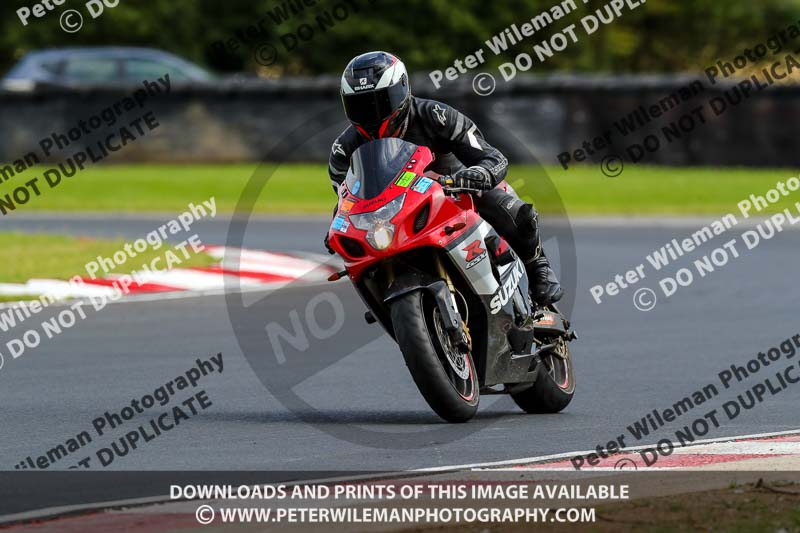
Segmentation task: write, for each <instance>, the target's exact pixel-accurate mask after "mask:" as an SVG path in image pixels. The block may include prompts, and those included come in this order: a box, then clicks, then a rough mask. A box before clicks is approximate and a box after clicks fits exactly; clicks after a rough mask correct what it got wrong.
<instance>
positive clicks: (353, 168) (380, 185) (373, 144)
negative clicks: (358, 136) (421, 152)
mask: <svg viewBox="0 0 800 533" xmlns="http://www.w3.org/2000/svg"><path fill="white" fill-rule="evenodd" d="M416 150H417V145H416V144H411V143H408V142H405V141H404V140H402V139H396V138H394V137H388V138H386V139H376V140H374V141H370V142H368V143H367V144H364V145H361V146H360V147H359V148H358V150H356V151H355V152H353V156H352V157H351V159H350V170H348V171H347V178H345V181H346V182H347V188H348V189H349V190H350V192H351V193H352V194H354V195H355V196H357V197H358V198H361V199H362V200H369V199H370V198H375V197H376V196H378V195H379V194H380V193H382V192H383V191H385V190H386V188H387V187H388V186H389V185H391V184H392V183H393V182H394V179H395V178H396V177H397V176H398V175H399V174H400V173H401V172H402V171H403V170H405V166H406V163H408V160H409V159H411V156H412V155H414V152H415V151H416Z"/></svg>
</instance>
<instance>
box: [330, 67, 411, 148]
mask: <svg viewBox="0 0 800 533" xmlns="http://www.w3.org/2000/svg"><path fill="white" fill-rule="evenodd" d="M341 95H342V104H343V105H344V112H345V114H346V115H347V119H348V120H349V121H350V123H351V124H352V125H353V127H355V128H356V129H357V130H358V131H359V132H360V133H361V134H362V135H364V136H365V137H367V138H368V139H379V138H382V137H395V136H400V135H401V134H402V131H401V130H402V129H403V126H404V125H405V121H406V118H407V117H408V111H409V106H410V103H411V91H410V90H409V87H408V73H407V72H406V67H405V65H403V62H402V61H400V59H399V58H398V57H397V56H394V55H392V54H388V53H386V52H367V53H366V54H361V55H360V56H356V57H355V58H353V59H352V60H351V61H350V63H348V64H347V67H346V68H345V69H344V73H343V74H342V88H341Z"/></svg>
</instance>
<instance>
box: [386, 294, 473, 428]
mask: <svg viewBox="0 0 800 533" xmlns="http://www.w3.org/2000/svg"><path fill="white" fill-rule="evenodd" d="M391 316H392V324H393V326H394V333H395V337H396V339H397V343H398V344H399V345H400V351H401V352H402V353H403V359H405V362H406V366H407V367H408V370H409V371H410V372H411V377H412V378H413V379H414V383H416V385H417V388H418V389H419V391H420V393H422V396H423V398H425V401H426V402H428V405H429V406H430V407H431V409H433V410H434V412H435V413H436V414H437V415H439V416H440V417H442V418H443V419H444V420H446V421H448V422H466V421H467V420H469V419H470V418H472V417H473V416H475V413H476V412H477V410H478V403H479V401H480V390H479V389H480V386H479V382H478V377H477V374H476V372H475V364H474V363H473V362H472V357H471V355H470V354H469V353H463V351H462V350H459V349H458V348H456V347H454V346H453V344H452V343H451V341H450V338H449V336H448V335H447V333H446V331H445V330H444V326H443V321H442V315H441V312H440V311H439V307H438V306H437V305H436V301H435V300H434V298H433V296H431V295H430V294H429V293H427V292H425V291H414V292H411V293H408V294H405V295H403V296H401V297H399V298H398V299H397V300H395V301H394V302H393V303H392V305H391Z"/></svg>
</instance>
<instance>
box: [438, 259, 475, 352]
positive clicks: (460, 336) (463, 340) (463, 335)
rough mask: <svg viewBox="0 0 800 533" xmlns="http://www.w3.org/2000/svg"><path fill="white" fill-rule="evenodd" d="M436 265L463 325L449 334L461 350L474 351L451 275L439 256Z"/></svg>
mask: <svg viewBox="0 0 800 533" xmlns="http://www.w3.org/2000/svg"><path fill="white" fill-rule="evenodd" d="M434 263H435V265H436V271H437V273H438V274H439V275H440V276H441V277H442V279H444V281H445V283H446V284H447V289H448V292H449V293H450V302H451V305H452V306H453V309H455V313H456V316H457V317H458V318H459V319H460V322H461V324H459V325H458V326H457V327H455V328H451V329H448V330H447V332H448V334H449V335H450V340H451V342H452V343H453V344H454V345H455V346H457V347H459V348H461V349H462V350H466V351H467V352H468V353H469V352H470V351H472V338H471V337H470V334H469V327H468V326H467V323H466V322H465V321H464V319H462V318H461V315H460V314H459V312H458V302H456V288H455V286H454V285H453V280H452V279H450V274H448V273H447V269H446V268H445V267H444V264H442V258H441V256H440V255H439V254H436V256H435V257H434Z"/></svg>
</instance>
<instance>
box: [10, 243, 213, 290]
mask: <svg viewBox="0 0 800 533" xmlns="http://www.w3.org/2000/svg"><path fill="white" fill-rule="evenodd" d="M126 242H127V241H124V240H122V239H102V240H101V239H87V238H76V237H64V236H61V235H41V234H30V233H5V232H3V233H0V249H1V250H3V254H4V256H5V257H6V258H9V259H8V260H6V261H0V283H24V282H26V281H28V280H29V279H32V278H50V279H63V280H67V279H69V278H71V277H72V276H77V275H81V276H86V275H87V274H86V268H85V265H86V263H87V262H89V261H92V260H94V259H95V258H96V257H97V256H98V255H101V256H103V257H110V256H111V255H113V254H114V252H116V251H117V250H121V249H122V247H123V246H124V245H125V243H126ZM166 250H173V252H174V253H176V255H177V257H178V258H180V259H181V260H182V262H181V264H180V265H179V266H180V267H189V266H208V265H211V264H213V263H214V262H215V261H214V259H212V258H211V257H209V256H208V255H206V254H193V255H192V256H191V257H190V258H189V259H186V260H183V254H182V253H181V252H180V251H177V252H175V251H174V248H173V247H172V246H170V245H166V246H162V247H161V248H160V249H159V250H152V249H150V248H148V249H147V250H145V251H144V252H142V253H141V254H137V255H136V257H135V258H133V259H128V261H127V262H126V263H125V264H124V265H122V266H121V267H118V268H116V269H114V270H113V272H114V273H116V274H129V273H131V272H132V271H135V270H138V269H141V268H142V265H144V264H145V263H149V262H150V261H151V260H152V259H154V258H156V257H159V256H160V257H162V258H163V257H164V252H165V251H166ZM187 250H188V251H189V252H191V248H187ZM164 264H165V262H164V261H163V260H162V261H161V262H160V263H159V265H160V266H162V267H163V266H164ZM9 299H13V300H18V299H19V298H17V297H13V298H9ZM0 301H2V300H0Z"/></svg>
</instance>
